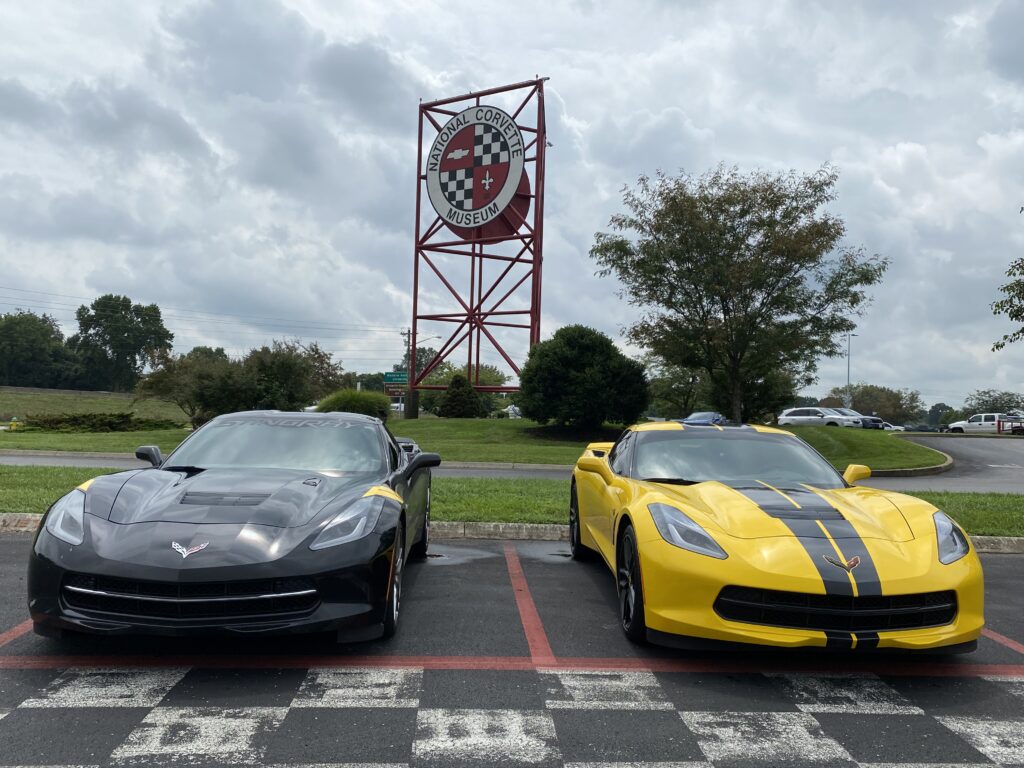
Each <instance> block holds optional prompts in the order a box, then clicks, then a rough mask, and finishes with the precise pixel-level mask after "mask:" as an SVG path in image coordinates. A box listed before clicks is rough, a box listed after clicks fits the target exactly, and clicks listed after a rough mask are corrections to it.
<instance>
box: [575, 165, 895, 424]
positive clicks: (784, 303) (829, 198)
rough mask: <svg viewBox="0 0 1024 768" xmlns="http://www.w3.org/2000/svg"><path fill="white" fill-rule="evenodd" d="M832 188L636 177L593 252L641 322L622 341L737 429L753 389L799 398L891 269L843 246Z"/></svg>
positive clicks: (809, 179)
mask: <svg viewBox="0 0 1024 768" xmlns="http://www.w3.org/2000/svg"><path fill="white" fill-rule="evenodd" d="M837 178H838V175H837V172H836V171H835V170H834V169H833V168H831V167H828V166H825V167H822V168H821V169H819V170H818V171H815V172H813V173H808V174H798V173H795V172H791V173H785V174H773V173H768V172H765V171H756V172H753V173H749V174H742V173H740V172H739V171H738V170H737V169H735V168H725V167H722V166H720V167H718V168H716V169H715V170H712V171H710V172H708V173H706V174H704V175H702V176H700V177H695V176H691V175H689V174H685V173H684V174H681V175H680V176H678V177H669V176H667V175H664V174H660V173H659V174H658V175H657V176H656V177H655V178H653V179H651V178H648V177H646V176H641V177H640V179H639V181H638V184H637V186H636V188H635V189H627V190H626V191H625V195H624V204H625V209H626V210H625V212H624V213H620V214H616V215H615V216H613V217H612V219H611V222H610V227H611V229H612V232H610V233H598V235H597V237H596V242H595V244H594V246H593V248H592V249H591V251H590V253H591V256H592V257H593V258H594V259H595V260H596V261H597V263H598V264H599V265H600V266H601V270H600V274H601V275H615V276H616V277H618V278H619V280H620V281H621V282H622V285H623V287H624V294H625V296H626V297H627V298H628V299H629V301H630V303H631V304H633V305H635V306H637V307H640V308H641V309H642V310H643V313H644V314H643V317H642V319H641V320H640V321H639V322H637V323H636V324H635V325H633V326H632V327H631V328H630V329H629V336H630V338H631V339H632V340H633V341H635V342H637V343H639V344H642V345H643V346H646V347H648V348H649V349H651V350H652V351H654V352H655V353H656V354H658V355H660V356H661V357H662V358H664V359H665V360H666V361H668V362H671V363H673V364H676V365H680V366H684V367H687V368H699V369H702V370H703V371H705V372H706V373H707V376H708V379H709V382H710V384H711V386H712V388H713V389H714V390H715V391H717V392H718V393H719V394H720V397H719V398H718V400H719V401H723V400H724V402H725V404H726V406H727V407H726V412H727V413H729V414H730V415H731V417H732V418H733V419H734V420H737V421H739V420H743V419H744V418H747V417H750V416H752V415H754V414H755V412H756V409H759V408H764V404H765V401H766V400H770V399H772V398H765V397H763V396H758V397H751V394H752V389H754V390H756V389H757V388H759V387H760V388H761V389H762V392H761V394H762V395H764V394H765V393H766V392H770V391H772V390H776V389H777V387H776V386H775V385H777V384H778V383H779V382H778V381H773V379H774V378H775V377H776V376H777V372H779V371H783V372H785V374H786V375H787V376H790V377H792V378H793V379H794V381H795V383H796V384H797V389H799V387H802V386H805V385H806V384H807V383H808V382H810V381H813V378H814V372H815V370H816V360H817V359H818V358H819V357H821V356H837V355H838V354H840V344H839V341H840V338H841V335H842V334H844V333H846V332H848V331H851V330H853V328H854V327H855V324H854V318H855V317H857V316H858V315H859V314H860V313H861V312H863V309H864V307H865V306H866V304H867V301H868V296H867V294H866V291H865V289H866V288H867V287H869V286H871V285H874V284H875V283H877V282H879V280H881V278H882V275H883V273H884V272H885V268H886V266H887V265H888V261H887V260H886V259H883V258H881V257H880V256H877V255H876V256H866V255H865V254H864V252H863V250H862V249H860V248H849V247H844V246H843V245H841V242H842V239H843V237H844V235H845V232H846V227H845V225H844V223H843V221H842V219H840V218H839V217H838V216H836V215H834V214H832V213H830V212H828V211H827V210H826V208H827V206H828V205H829V204H831V203H832V202H833V201H834V200H835V185H836V181H837ZM759 382H760V384H759ZM791 394H795V392H792V393H791ZM755 400H759V401H761V402H758V403H756V404H755V403H754V401H755Z"/></svg>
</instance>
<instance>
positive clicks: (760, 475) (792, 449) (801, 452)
mask: <svg viewBox="0 0 1024 768" xmlns="http://www.w3.org/2000/svg"><path fill="white" fill-rule="evenodd" d="M706 430H707V431H705V429H700V430H699V431H697V430H695V429H686V430H682V431H679V432H675V431H663V432H644V433H639V434H638V440H637V446H636V455H635V457H634V460H633V476H634V477H637V478H639V479H642V480H643V479H652V480H660V481H662V482H676V483H686V484H689V483H703V482H707V481H709V480H717V481H719V482H722V483H725V484H727V485H731V486H748V485H755V486H756V485H760V484H761V483H767V484H769V485H773V486H776V487H798V486H800V485H804V484H806V485H812V486H814V487H816V488H842V487H844V485H845V483H844V482H843V480H842V478H841V477H840V476H839V473H838V472H836V470H835V469H834V468H833V467H832V465H831V464H829V463H828V462H827V461H825V460H824V459H823V458H822V457H821V456H819V455H818V454H817V453H816V452H815V451H814V450H812V449H811V448H810V447H809V446H808V445H807V444H806V443H804V442H803V441H802V440H800V439H798V438H796V437H792V436H790V435H773V434H765V433H761V432H755V431H754V430H739V429H737V430H736V431H732V430H729V431H728V432H718V431H717V430H714V431H711V428H706Z"/></svg>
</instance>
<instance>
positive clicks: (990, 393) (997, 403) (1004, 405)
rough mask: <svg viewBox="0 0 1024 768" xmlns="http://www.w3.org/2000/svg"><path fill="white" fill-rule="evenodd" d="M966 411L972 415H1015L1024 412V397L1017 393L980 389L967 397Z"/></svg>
mask: <svg viewBox="0 0 1024 768" xmlns="http://www.w3.org/2000/svg"><path fill="white" fill-rule="evenodd" d="M964 410H965V411H970V412H971V413H1007V412H1014V413H1015V412H1019V411H1021V410H1024V396H1022V395H1019V394H1017V393H1016V392H1000V391H999V390H996V389H978V390H975V391H974V392H971V394H969V395H968V396H967V399H966V401H965V402H964Z"/></svg>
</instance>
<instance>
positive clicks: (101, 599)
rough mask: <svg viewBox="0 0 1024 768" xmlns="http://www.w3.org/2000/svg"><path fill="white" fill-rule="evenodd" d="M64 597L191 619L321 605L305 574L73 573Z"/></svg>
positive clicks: (87, 607)
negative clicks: (145, 577)
mask: <svg viewBox="0 0 1024 768" xmlns="http://www.w3.org/2000/svg"><path fill="white" fill-rule="evenodd" d="M61 595H62V596H63V598H64V602H65V603H67V605H68V606H70V607H72V608H75V609H76V610H81V611H89V612H91V613H103V614H110V615H117V616H122V617H132V616H136V617H146V618H157V619H186V620H188V619H219V618H220V619H245V618H255V619H259V618H270V617H278V616H282V615H287V614H293V613H306V612H309V611H311V610H313V609H314V608H316V607H317V605H319V603H320V597H319V595H318V594H317V590H316V585H315V584H314V583H313V581H312V580H311V579H307V578H303V577H296V578H287V579H261V580H257V581H215V582H194V583H193V582H180V583H179V582H166V581H137V580H135V579H119V578H115V577H111V576H91V575H88V574H84V573H69V574H67V576H65V577H64V585H63V588H62V590H61Z"/></svg>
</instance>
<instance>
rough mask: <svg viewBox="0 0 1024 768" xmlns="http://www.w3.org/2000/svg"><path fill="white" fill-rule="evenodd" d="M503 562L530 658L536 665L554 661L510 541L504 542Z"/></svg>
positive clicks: (524, 575) (524, 576) (517, 557)
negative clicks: (513, 594)
mask: <svg viewBox="0 0 1024 768" xmlns="http://www.w3.org/2000/svg"><path fill="white" fill-rule="evenodd" d="M505 562H506V563H507V564H508V577H509V579H511V580H512V590H513V592H514V593H515V596H516V606H517V607H518V608H519V620H520V621H521V622H522V624H523V632H525V633H526V642H527V643H528V644H529V646H530V658H531V660H532V661H533V662H534V663H535V664H538V665H551V664H554V662H555V654H554V653H553V652H552V651H551V644H550V643H549V642H548V635H547V633H546V632H545V631H544V625H543V624H542V623H541V620H540V614H539V613H537V606H536V604H535V603H534V602H533V595H531V594H530V586H529V585H528V584H527V583H526V574H524V573H523V564H522V563H521V562H519V554H518V553H517V552H516V548H515V545H514V544H512V543H511V542H507V543H506V544H505Z"/></svg>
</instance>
